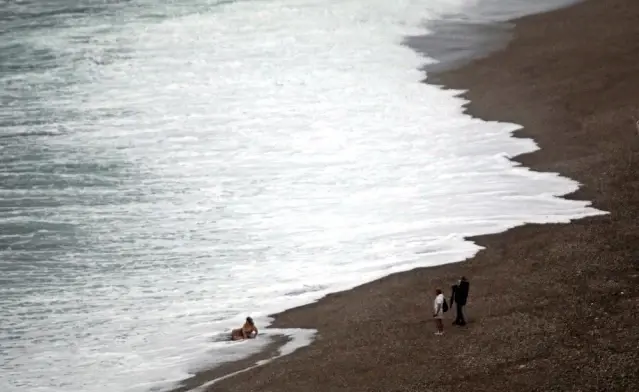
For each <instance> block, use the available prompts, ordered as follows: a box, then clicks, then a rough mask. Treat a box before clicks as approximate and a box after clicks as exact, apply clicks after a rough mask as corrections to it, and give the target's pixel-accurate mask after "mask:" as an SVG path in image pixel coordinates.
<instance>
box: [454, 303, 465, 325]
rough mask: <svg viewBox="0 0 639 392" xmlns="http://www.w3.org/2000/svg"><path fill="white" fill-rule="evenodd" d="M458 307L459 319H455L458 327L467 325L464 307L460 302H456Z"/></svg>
mask: <svg viewBox="0 0 639 392" xmlns="http://www.w3.org/2000/svg"><path fill="white" fill-rule="evenodd" d="M455 304H456V305H457V317H456V318H455V324H457V325H466V320H465V319H464V305H466V304H464V305H461V304H460V303H459V302H455Z"/></svg>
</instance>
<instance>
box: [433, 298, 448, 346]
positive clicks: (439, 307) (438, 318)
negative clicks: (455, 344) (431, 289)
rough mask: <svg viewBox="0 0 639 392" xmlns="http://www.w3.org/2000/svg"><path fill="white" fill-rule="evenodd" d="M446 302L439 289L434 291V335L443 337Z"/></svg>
mask: <svg viewBox="0 0 639 392" xmlns="http://www.w3.org/2000/svg"><path fill="white" fill-rule="evenodd" d="M445 302H446V300H445V299H444V294H443V293H442V291H441V290H440V289H437V290H435V300H434V301H433V318H434V319H435V326H436V327H437V332H435V335H443V334H444V312H445V309H444V304H445Z"/></svg>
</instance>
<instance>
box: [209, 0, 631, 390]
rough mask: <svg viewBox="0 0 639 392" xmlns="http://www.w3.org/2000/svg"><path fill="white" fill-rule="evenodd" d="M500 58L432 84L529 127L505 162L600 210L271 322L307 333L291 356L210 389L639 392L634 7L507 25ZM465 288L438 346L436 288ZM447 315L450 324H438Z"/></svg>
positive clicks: (608, 4) (608, 1) (479, 112)
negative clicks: (559, 178)
mask: <svg viewBox="0 0 639 392" xmlns="http://www.w3.org/2000/svg"><path fill="white" fill-rule="evenodd" d="M512 34H513V37H514V38H513V40H512V41H511V42H510V44H508V45H507V46H506V47H505V48H504V49H503V50H500V51H498V52H495V53H492V54H491V55H489V56H488V57H485V58H479V59H476V60H474V61H472V62H471V63H470V64H467V65H464V66H463V67H462V68H460V69H456V70H449V71H445V72H443V73H440V74H437V75H435V76H434V77H432V75H429V83H433V82H437V83H440V84H443V85H445V86H447V87H450V88H455V89H469V92H468V93H467V94H466V97H468V98H469V99H470V100H471V102H472V103H471V104H470V105H469V106H468V111H469V112H470V113H471V114H473V115H475V116H478V117H481V118H484V119H488V120H499V121H509V122H514V123H518V124H522V125H523V126H524V127H525V128H524V130H523V131H519V132H518V133H517V136H520V137H532V138H534V140H535V141H537V142H538V144H539V145H540V147H541V150H540V151H537V152H534V153H531V154H526V155H523V156H519V157H517V158H516V161H518V162H521V163H522V164H523V165H525V166H528V167H531V168H534V169H535V170H539V171H552V172H559V173H561V174H563V175H566V176H568V177H570V178H573V179H576V180H578V181H579V182H581V183H582V184H583V187H582V189H580V190H579V191H578V192H576V193H575V194H572V195H569V197H570V198H575V199H580V200H592V201H593V204H594V206H596V207H597V208H599V209H602V210H605V211H608V212H610V214H608V215H603V216H599V217H594V218H588V219H583V220H579V221H576V222H574V223H571V224H553V225H526V226H522V227H518V228H515V229H512V230H509V231H507V232H505V233H501V234H497V235H490V236H483V237H479V238H473V240H474V241H476V242H478V243H479V244H480V245H482V246H485V247H486V249H485V250H483V251H481V252H479V254H478V255H477V256H476V257H474V258H472V259H469V260H466V261H464V262H462V263H457V264H450V265H445V266H441V267H435V268H425V269H417V270H414V271H410V272H405V273H400V274H396V275H392V276H389V277H386V278H384V279H381V280H378V281H375V282H372V283H369V284H366V285H363V286H360V287H357V288H355V289H353V290H350V291H346V292H341V293H336V294H333V295H330V296H328V297H326V298H325V299H323V300H321V301H319V302H318V303H315V304H312V305H309V306H304V307H301V308H296V309H292V310H289V311H287V312H284V313H282V314H280V315H277V318H276V322H275V325H274V327H279V328H283V327H308V328H317V329H318V331H319V335H318V338H317V340H316V341H315V342H314V343H313V344H312V345H311V346H309V347H305V348H302V349H300V350H298V351H297V352H295V353H294V354H292V355H290V356H286V357H283V358H280V359H277V360H275V361H273V362H271V363H269V364H267V365H265V366H262V367H259V368H256V369H253V370H251V371H248V372H246V373H243V374H241V375H238V376H235V377H232V378H228V379H226V380H223V381H221V382H220V383H218V384H215V385H214V386H212V387H211V388H210V391H220V392H231V391H242V392H246V391H262V392H268V391H273V392H275V391H277V392H280V391H281V392H293V391H301V392H313V391H318V392H327V391H349V392H356V391H367V392H369V391H386V392H388V391H453V390H468V391H473V392H479V391H491V392H494V391H509V392H510V391H513V390H516V391H518V392H521V391H602V390H607V391H636V390H639V371H638V370H637V369H638V366H639V325H638V322H639V312H638V309H639V307H638V304H639V266H638V261H639V225H638V222H639V220H638V218H639V216H638V213H639V170H638V169H639V130H638V129H637V128H636V126H635V123H634V120H633V119H632V118H633V116H635V117H637V118H638V119H639V1H636V0H590V1H587V2H585V3H580V4H577V5H575V6H571V7H569V8H565V9H562V10H558V11H553V12H550V13H545V14H539V15H534V16H531V17H526V18H523V19H521V20H517V21H515V28H514V30H513V31H512ZM462 274H463V275H466V276H467V277H468V278H469V280H470V282H471V292H470V298H469V304H468V306H467V315H468V319H469V324H468V325H467V326H466V327H463V328H461V327H453V326H451V325H450V320H448V321H447V322H446V323H445V327H446V333H445V335H444V336H443V337H438V336H435V335H434V334H433V331H434V325H433V322H432V314H431V310H430V309H431V308H430V306H431V303H432V302H431V301H432V298H433V290H434V289H435V288H436V287H441V288H443V289H445V290H446V293H447V294H448V292H449V287H450V285H451V284H452V283H453V282H454V281H455V280H456V279H457V278H458V277H459V276H460V275H462ZM448 315H449V316H448V317H451V316H452V313H448Z"/></svg>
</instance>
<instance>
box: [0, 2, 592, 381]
mask: <svg viewBox="0 0 639 392" xmlns="http://www.w3.org/2000/svg"><path fill="white" fill-rule="evenodd" d="M511 3H517V4H519V5H518V6H516V7H514V8H513V10H515V12H524V11H526V12H530V11H531V10H532V9H531V8H526V7H521V4H523V2H522V1H519V2H511ZM557 3H558V2H557V1H554V2H553V1H545V2H543V3H538V4H537V6H536V7H538V8H539V7H540V4H543V6H549V5H554V4H557ZM499 4H500V3H499V2H498V1H495V0H485V1H483V2H482V1H481V0H475V1H469V0H396V1H392V2H391V1H384V0H373V1H364V0H339V1H338V0H245V1H212V0H211V1H207V0H174V1H168V0H160V1H151V0H139V1H133V0H130V1H118V0H74V1H72V0H23V1H20V0H0V82H1V84H0V86H1V89H0V100H1V103H2V105H1V106H0V152H1V155H0V162H1V166H0V194H1V197H0V347H1V349H0V390H1V391H3V392H26V391H30V392H54V391H65V392H80V391H92V392H107V391H108V392H112V391H126V392H147V391H149V390H155V391H160V390H163V389H166V388H170V386H171V385H173V383H175V382H177V381H179V380H181V379H183V378H184V377H186V376H187V375H188V374H189V373H192V372H193V371H195V370H198V369H201V368H204V367H207V366H213V365H215V364H217V363H221V362H224V361H229V360H233V359H238V358H241V357H243V356H246V355H247V354H248V353H250V352H254V351H255V350H258V349H260V348H261V347H264V346H265V344H266V343H268V341H269V339H268V336H269V334H271V335H272V334H275V333H283V334H287V335H289V336H291V337H292V338H293V341H292V343H291V345H290V346H289V347H288V349H287V351H286V352H290V351H291V350H293V349H294V348H295V347H298V346H300V345H303V344H306V343H308V342H309V341H311V340H312V338H313V333H314V332H313V331H304V330H283V331H273V332H267V333H266V334H265V338H263V339H256V340H255V341H250V342H240V343H235V342H228V341H225V337H226V336H228V332H229V331H230V329H231V328H236V327H239V326H240V325H241V323H242V322H243V320H244V318H245V317H246V316H249V315H250V316H252V317H253V318H254V319H255V320H256V322H257V324H258V326H259V327H260V328H262V329H263V328H264V327H265V326H267V325H268V323H269V320H270V319H269V318H268V316H269V315H270V314H273V313H275V312H279V311H282V310H285V309H288V308H291V307H294V306H299V305H303V304H306V303H309V302H312V301H315V300H317V299H319V298H321V297H322V296H324V295H326V294H327V293H330V292H335V291H338V290H344V289H349V288H352V287H354V286H357V285H359V284H362V283H364V282H367V281H371V280H373V279H376V278H380V277H382V276H385V275H388V274H391V273H395V272H399V271H406V270H410V269H413V268H416V267H425V266H433V265H438V264H443V263H451V262H457V261H461V260H463V259H465V258H467V257H470V256H472V255H473V254H475V253H476V252H477V251H478V250H479V249H480V248H479V247H478V246H477V245H475V244H474V243H472V242H470V241H467V240H465V239H464V238H465V237H466V236H473V235H479V234H488V233H496V232H500V231H504V230H506V229H508V228H512V227H515V226H517V225H521V224H524V223H528V222H530V223H547V222H569V221H571V220H573V219H577V218H581V217H585V216H590V215H595V214H599V213H600V211H598V210H595V209H593V208H591V207H590V206H589V203H588V202H582V201H573V200H565V199H561V198H559V197H558V196H561V195H564V194H566V193H569V192H572V191H574V190H576V189H577V188H578V184H577V183H576V182H575V181H572V180H570V179H567V178H564V177H561V176H558V175H556V174H554V173H539V172H534V171H531V170H528V169H527V168H525V167H522V166H520V165H518V164H515V163H513V162H511V161H510V160H509V159H508V158H509V157H512V156H515V155H518V154H521V153H525V152H531V151H534V150H535V149H537V146H536V144H535V143H534V142H533V141H532V140H529V139H520V138H513V137H512V136H511V134H512V132H513V131H515V130H517V129H519V128H520V126H519V125H517V124H510V123H502V122H486V121H482V120H479V119H476V118H472V117H470V116H468V115H465V114H464V113H463V111H464V110H463V105H464V104H466V103H467V102H466V101H465V100H464V99H462V98H460V97H459V94H460V93H462V91H456V90H446V89H443V88H441V87H437V86H433V85H429V84H426V83H421V81H422V80H423V79H424V78H425V77H426V80H427V81H428V75H426V76H425V74H424V72H423V70H422V68H423V67H424V65H427V64H434V63H436V61H437V60H435V59H433V58H429V57H428V53H429V49H428V47H426V48H419V50H415V49H414V48H411V47H410V46H408V45H405V44H404V43H405V42H406V41H405V40H406V37H410V36H412V37H416V36H428V35H429V34H431V33H432V31H433V28H432V26H435V25H436V24H437V23H438V22H441V21H446V20H456V21H459V20H468V21H473V20H478V21H484V22H485V21H486V20H491V21H493V20H495V19H499V18H502V19H506V18H507V17H510V16H512V13H504V12H503V7H501V6H499ZM482 5H485V7H483V8H482ZM491 9H492V10H493V11H494V12H491V11H490V10H491ZM482 10H483V11H482ZM536 10H537V9H535V11H536Z"/></svg>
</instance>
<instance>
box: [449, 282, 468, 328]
mask: <svg viewBox="0 0 639 392" xmlns="http://www.w3.org/2000/svg"><path fill="white" fill-rule="evenodd" d="M469 290H470V283H469V282H468V280H467V279H466V277H465V276H462V277H461V279H460V280H459V282H458V283H457V284H456V285H453V293H452V294H451V296H450V305H451V306H452V305H453V303H454V304H456V305H457V306H456V308H457V317H456V318H455V321H453V325H466V319H465V318H464V306H466V301H467V300H468V291H469Z"/></svg>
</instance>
